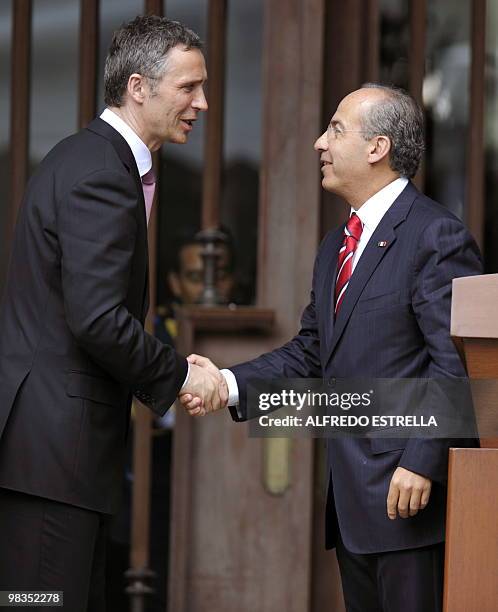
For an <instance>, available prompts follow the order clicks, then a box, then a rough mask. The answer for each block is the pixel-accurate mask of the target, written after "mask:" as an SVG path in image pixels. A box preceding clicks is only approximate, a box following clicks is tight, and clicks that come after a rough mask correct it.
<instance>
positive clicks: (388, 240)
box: [327, 183, 418, 363]
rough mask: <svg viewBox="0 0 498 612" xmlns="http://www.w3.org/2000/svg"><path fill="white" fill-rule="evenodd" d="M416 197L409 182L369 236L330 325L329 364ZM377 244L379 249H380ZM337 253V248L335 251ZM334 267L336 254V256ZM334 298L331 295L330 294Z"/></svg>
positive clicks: (414, 189) (415, 190)
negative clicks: (357, 305) (360, 298)
mask: <svg viewBox="0 0 498 612" xmlns="http://www.w3.org/2000/svg"><path fill="white" fill-rule="evenodd" d="M417 195H418V191H417V189H416V188H415V187H414V185H413V184H412V183H408V185H407V186H406V187H405V189H404V190H403V191H402V192H401V194H400V195H399V196H398V198H397V199H396V200H395V202H394V203H393V205H392V206H391V207H390V208H389V210H388V211H387V212H386V214H385V215H384V216H383V217H382V219H381V221H380V223H379V225H378V226H377V228H376V229H375V231H374V233H373V234H372V236H371V237H370V240H369V241H368V244H367V246H366V248H365V250H364V251H363V253H362V255H361V257H360V260H359V262H358V264H357V266H356V268H355V270H354V272H353V275H352V276H351V279H350V281H349V285H348V288H347V289H346V293H345V295H344V299H343V302H342V305H341V307H340V309H339V312H338V314H337V317H336V319H335V322H334V323H332V325H331V327H332V337H331V340H330V345H329V346H328V355H329V357H328V360H327V363H328V361H330V358H331V357H332V354H333V352H334V349H335V347H336V346H337V343H338V342H339V340H340V338H341V336H342V334H343V332H344V329H345V327H346V325H347V323H348V321H349V318H350V316H351V314H352V312H353V309H354V307H355V305H356V303H357V301H358V299H359V297H360V295H361V293H362V291H363V289H364V288H365V285H366V284H367V282H368V280H369V279H370V277H371V276H372V274H373V273H374V271H375V269H376V268H377V266H378V265H379V264H380V262H381V261H382V259H383V257H384V256H385V255H386V253H387V252H388V251H389V250H390V249H391V248H392V246H393V244H394V243H395V242H396V232H395V228H396V227H397V226H398V225H399V224H400V223H402V222H403V221H404V220H405V218H406V215H407V214H408V212H409V210H410V208H411V205H412V204H413V201H414V200H415V198H416V196H417ZM379 244H380V246H379ZM337 250H338V249H337ZM335 262H336V267H337V254H336V256H335ZM334 289H335V274H334V279H333V291H334ZM331 295H333V293H331ZM332 304H333V301H332V302H331V309H330V313H331V314H330V317H331V319H333V318H334V313H333V306H332Z"/></svg>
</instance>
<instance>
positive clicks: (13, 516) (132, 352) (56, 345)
mask: <svg viewBox="0 0 498 612" xmlns="http://www.w3.org/2000/svg"><path fill="white" fill-rule="evenodd" d="M205 81H206V67H205V62H204V57H203V55H202V52H201V43H200V40H199V37H198V36H197V35H196V34H195V33H194V32H192V31H191V30H189V29H188V28H186V27H185V26H183V25H181V24H180V23H177V22H173V21H169V20H167V19H163V18H159V17H152V16H151V17H137V18H136V19H134V20H133V21H131V22H130V23H128V24H125V25H123V26H122V27H121V28H120V29H119V30H118V31H117V32H115V34H114V37H113V40H112V43H111V47H110V49H109V54H108V56H107V60H106V65H105V101H106V104H107V108H106V109H105V110H104V112H103V113H102V115H101V116H100V118H97V119H95V120H94V121H92V122H91V123H90V125H88V127H87V128H85V129H83V130H81V131H80V132H79V133H78V134H76V135H74V136H70V137H69V138H67V139H65V140H64V141H62V142H61V143H59V144H58V145H57V146H55V148H54V149H53V150H52V151H51V152H50V153H49V154H48V155H47V157H46V158H45V159H44V160H43V161H42V163H41V164H40V166H39V168H38V170H37V171H36V172H35V174H34V176H33V177H32V179H31V180H30V183H29V185H28V187H27V190H26V194H25V197H24V201H23V205H22V208H21V211H20V213H19V218H18V222H17V229H16V235H15V241H14V246H13V251H12V255H11V263H10V268H9V273H8V279H7V284H6V289H5V295H4V300H3V303H2V309H1V314H0V542H1V545H0V590H8V591H13V590H24V591H26V590H29V591H33V590H45V591H63V598H64V609H65V610H70V611H71V612H84V611H87V610H88V611H91V612H99V611H102V610H104V607H105V601H104V560H105V533H106V525H107V523H108V517H109V515H110V514H112V513H114V512H115V511H116V509H117V506H118V503H119V490H120V485H121V479H122V475H123V467H124V461H125V447H126V438H127V435H128V429H129V422H130V407H131V400H132V396H133V395H135V396H136V397H137V398H138V399H139V400H140V401H141V402H143V403H145V404H146V405H148V406H149V407H150V408H151V409H152V410H153V411H154V412H156V413H157V414H159V415H163V414H164V413H165V412H166V410H167V409H168V408H169V407H170V406H171V405H172V403H173V401H174V400H175V398H176V397H177V395H178V393H179V392H180V390H181V389H182V388H183V391H184V392H185V391H189V392H191V393H193V394H195V395H197V396H199V397H202V398H203V406H205V408H206V409H209V410H212V409H216V408H218V407H219V406H220V404H224V403H225V402H226V397H225V396H224V392H223V390H220V388H219V384H218V383H219V378H218V377H217V376H216V375H213V374H212V373H210V372H207V371H206V370H203V369H201V368H200V367H198V366H196V365H190V366H189V364H188V362H187V361H186V359H185V358H184V357H182V356H180V355H178V354H177V353H176V352H175V350H174V349H173V348H171V347H169V346H165V345H163V344H162V343H161V342H159V341H158V340H156V339H155V338H154V337H153V336H151V335H149V334H148V333H146V332H145V331H144V320H145V315H146V313H147V309H148V265H147V262H148V253H147V222H148V220H149V215H150V210H151V206H152V200H153V196H154V189H155V177H154V175H153V171H152V158H151V152H152V151H156V150H158V149H159V148H160V146H161V145H162V143H164V142H166V141H167V142H172V143H185V142H186V141H187V138H188V135H189V133H190V132H191V130H192V129H193V125H194V123H195V121H196V119H197V118H198V115H199V113H200V112H202V111H205V110H206V109H207V103H206V98H205V96H204V91H203V86H204V83H205ZM51 601H52V602H53V603H54V604H56V603H57V600H53V599H52V600H51ZM59 601H60V600H59ZM57 609H58V608H57Z"/></svg>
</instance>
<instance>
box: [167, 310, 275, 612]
mask: <svg viewBox="0 0 498 612" xmlns="http://www.w3.org/2000/svg"><path fill="white" fill-rule="evenodd" d="M176 317H177V319H178V321H179V335H178V338H177V348H178V351H179V352H180V353H182V354H188V353H190V352H192V350H193V349H194V348H195V351H196V352H199V353H201V354H206V355H209V357H210V358H211V359H212V360H213V361H214V363H216V364H217V365H218V366H219V367H226V366H229V365H230V364H232V363H234V362H236V361H240V360H244V359H250V358H251V357H253V356H254V355H255V354H256V353H257V352H258V351H262V350H265V349H267V348H270V345H269V344H268V343H269V338H268V337H267V338H266V340H265V339H264V337H262V335H261V334H264V333H267V332H269V331H270V329H271V325H272V322H273V320H274V314H273V313H272V312H271V311H270V310H260V309H255V308H249V307H247V308H241V309H240V310H239V309H238V310H236V311H234V312H231V311H229V310H228V309H226V308H225V309H223V308H215V309H210V308H209V309H205V308H199V307H195V306H192V307H182V308H179V309H178V310H177V312H176ZM247 332H250V333H249V334H248V333H247ZM258 332H259V333H258ZM255 442H256V441H254V440H248V439H247V430H246V426H245V425H235V424H233V423H232V421H231V419H230V417H229V415H228V413H227V411H222V412H221V413H219V414H216V415H209V416H208V417H206V418H205V419H198V420H196V419H192V418H191V417H189V416H188V415H187V414H186V413H185V411H184V410H183V409H182V408H181V407H179V409H178V412H177V415H176V425H175V436H174V448H173V467H172V474H173V496H172V509H171V524H172V529H171V538H170V542H171V544H170V546H171V548H170V559H171V561H170V566H171V567H172V568H174V571H172V572H170V575H169V598H168V602H169V606H170V609H172V610H175V611H179V612H181V611H186V612H192V611H197V610H209V611H211V610H212V609H215V608H216V609H217V610H221V611H223V612H224V611H225V610H227V611H228V610H232V609H235V608H237V609H238V610H241V611H243V610H245V609H246V608H245V607H243V606H242V604H241V605H240V606H238V605H237V604H238V603H239V598H246V597H248V596H250V595H251V593H250V591H251V590H252V589H253V586H251V585H250V584H246V582H245V580H246V577H245V576H244V575H241V576H240V577H238V578H237V577H234V574H236V564H237V563H238V562H239V552H240V551H241V550H242V547H240V551H239V548H238V547H239V546H240V542H242V541H243V542H245V541H246V540H248V539H249V536H248V532H249V531H250V526H249V525H246V526H245V527H243V526H241V525H244V524H245V523H246V522H247V521H248V520H249V519H250V517H248V516H247V514H248V513H252V512H253V507H252V503H253V502H252V499H253V497H254V495H255V494H254V492H251V494H250V495H249V493H248V490H247V486H246V479H247V478H249V474H248V473H247V470H248V469H250V468H249V466H250V461H251V457H252V456H253V454H254V451H253V449H254V445H255ZM214 449H216V450H215V452H213V451H214ZM235 449H236V457H234V456H233V453H234V451H235ZM234 461H235V462H236V463H238V464H239V465H238V466H237V465H236V464H235V465H234ZM231 478H232V479H235V482H231V481H230V479H231ZM224 487H226V489H225V490H223V488H224ZM214 490H216V491H220V490H221V491H222V494H221V495H215V494H214ZM259 494H261V493H259ZM244 517H245V518H244ZM227 541H228V542H233V544H232V545H230V546H229V545H227V547H226V548H225V547H224V545H225V543H226V542H227ZM220 550H222V551H223V552H222V553H220ZM227 559H229V565H231V567H229V568H228V571H229V576H230V579H228V576H226V572H227V568H226V564H227ZM199 566H202V570H200V569H199ZM206 576H209V580H206ZM232 580H234V584H233V585H232V587H230V585H229V582H230V581H232ZM220 589H221V592H219V591H220ZM237 589H242V590H246V591H248V592H247V593H244V594H243V595H242V594H240V592H239V591H238V590H237ZM215 593H216V596H215ZM213 598H214V599H213ZM247 609H248V610H249V609H251V608H249V607H248V608H247Z"/></svg>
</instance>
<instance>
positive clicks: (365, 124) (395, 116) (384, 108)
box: [361, 83, 425, 178]
mask: <svg viewBox="0 0 498 612" xmlns="http://www.w3.org/2000/svg"><path fill="white" fill-rule="evenodd" d="M362 89H380V90H382V91H383V92H384V93H385V94H386V95H385V97H383V98H381V99H379V100H376V101H375V102H373V103H372V104H371V105H370V106H369V108H368V110H367V111H365V113H364V114H363V116H362V117H361V123H362V129H363V131H364V137H365V138H366V140H370V139H371V138H374V137H375V136H387V137H388V138H389V140H390V141H391V151H390V154H389V165H390V167H391V169H392V170H394V171H395V172H399V174H400V175H401V176H405V177H406V178H413V177H414V176H415V174H416V173H417V170H418V167H419V165H420V160H421V158H422V154H423V152H424V149H425V143H424V115H423V112H422V109H421V108H420V106H419V105H418V104H417V102H416V101H415V100H414V99H413V98H412V97H411V96H410V94H408V93H407V92H406V91H404V90H403V89H400V88H398V87H391V86H388V85H379V84H377V83H365V84H364V85H362Z"/></svg>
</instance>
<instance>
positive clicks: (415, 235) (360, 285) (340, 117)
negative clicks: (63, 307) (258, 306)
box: [182, 84, 481, 612]
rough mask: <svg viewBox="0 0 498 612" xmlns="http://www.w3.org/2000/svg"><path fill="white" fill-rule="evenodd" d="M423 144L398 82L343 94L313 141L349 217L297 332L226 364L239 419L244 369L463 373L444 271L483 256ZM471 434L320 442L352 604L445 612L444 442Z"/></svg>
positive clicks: (354, 607)
mask: <svg viewBox="0 0 498 612" xmlns="http://www.w3.org/2000/svg"><path fill="white" fill-rule="evenodd" d="M423 148H424V143H423V117H422V112H421V110H420V109H419V108H418V106H417V104H416V103H415V101H414V100H413V99H412V98H410V96H408V94H406V93H405V92H402V91H400V90H397V89H393V88H388V87H381V86H377V85H374V84H367V85H365V86H363V87H362V88H361V89H359V90H358V91H355V92H353V93H351V94H350V95H348V96H347V97H346V98H344V100H343V101H342V102H341V103H340V105H339V107H338V108H337V111H336V113H335V114H334V116H333V117H332V120H331V122H330V125H329V127H328V129H327V131H326V132H325V133H324V134H322V136H320V138H318V140H317V141H316V143H315V149H316V150H317V151H318V152H319V153H320V161H321V164H322V176H323V178H322V185H323V187H324V188H325V189H327V190H328V191H331V192H334V193H336V194H338V195H340V196H341V197H343V198H344V199H345V200H346V201H347V202H348V204H349V205H350V206H351V214H350V217H349V220H348V222H347V224H345V225H344V226H342V227H340V228H338V229H337V230H335V231H332V232H330V233H329V234H327V236H326V237H325V239H324V240H323V242H322V244H321V246H320V249H319V251H318V255H317V258H316V262H315V267H314V275H313V283H312V290H311V299H310V303H309V305H308V306H307V308H306V309H305V311H304V313H303V316H302V321H301V330H300V332H299V333H298V335H297V336H296V337H295V338H294V339H292V340H291V341H290V342H288V343H287V344H286V345H284V346H282V347H281V348H278V349H276V350H274V351H272V352H270V353H267V354H265V355H262V356H261V357H259V358H257V359H255V360H254V361H251V362H248V363H244V364H240V365H238V366H235V367H233V368H231V370H230V371H226V370H224V371H223V373H224V374H225V376H226V380H227V383H228V387H229V389H230V398H229V405H230V406H231V408H230V410H231V413H232V416H233V418H234V419H235V420H236V421H240V420H244V419H245V418H246V417H247V406H246V390H245V388H246V382H247V380H248V379H250V378H280V377H291V378H296V377H305V378H309V377H316V378H323V379H325V380H327V381H328V382H329V383H330V384H331V385H333V384H334V380H335V379H336V378H351V377H363V378H366V377H371V378H441V377H443V378H455V379H456V378H458V377H464V376H465V370H464V367H463V365H462V363H461V361H460V359H459V357H458V354H457V352H456V350H455V347H454V346H453V343H452V340H451V338H450V333H449V330H450V303H451V281H452V279H453V278H455V277H458V276H467V275H473V274H479V273H481V261H480V255H479V251H478V248H477V246H476V244H475V242H474V240H473V239H472V237H471V236H470V234H469V233H468V231H467V230H466V229H465V227H464V225H463V224H462V223H461V221H460V220H459V219H457V218H456V217H455V216H454V215H453V214H452V213H450V212H449V211H448V210H446V209H445V208H443V207H442V206H440V205H439V204H437V203H436V202H433V201H432V200H430V199H429V198H427V197H425V196H424V195H422V194H421V193H420V192H419V191H418V190H417V189H416V188H415V186H414V185H413V184H412V183H411V182H410V180H409V179H411V178H413V176H414V175H415V173H416V171H417V168H418V166H419V162H420V159H421V155H422V152H423ZM189 360H190V361H191V363H196V364H199V365H203V366H204V367H207V368H209V369H211V370H212V371H214V372H215V371H216V369H215V366H213V364H211V362H209V360H207V359H206V358H203V357H199V356H197V355H194V356H191V357H190V358H189ZM182 401H183V402H184V404H185V406H186V407H187V408H188V410H189V411H190V412H191V413H192V414H194V415H202V414H204V413H205V412H206V410H205V408H203V407H202V406H199V405H198V404H199V402H198V401H197V400H196V399H195V398H193V397H192V396H190V395H188V394H186V395H184V396H183V399H182ZM475 443H476V441H475V440H474V439H468V440H459V441H456V440H451V439H439V440H434V439H427V438H426V439H423V438H410V439H408V440H407V439H399V438H398V439H388V438H375V439H374V438H371V439H370V438H341V439H333V440H328V444H327V458H328V471H327V474H328V476H327V478H328V481H329V484H328V496H327V512H326V514H327V525H326V531H327V547H328V548H332V547H336V548H337V557H338V561H339V566H340V570H341V576H342V583H343V590H344V596H345V601H346V607H347V610H348V612H353V611H354V612H380V611H382V612H401V611H403V612H433V611H439V610H441V607H442V583H443V558H444V520H445V497H446V490H445V482H446V479H447V462H448V448H449V447H450V446H455V445H459V446H462V445H475Z"/></svg>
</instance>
